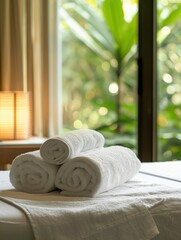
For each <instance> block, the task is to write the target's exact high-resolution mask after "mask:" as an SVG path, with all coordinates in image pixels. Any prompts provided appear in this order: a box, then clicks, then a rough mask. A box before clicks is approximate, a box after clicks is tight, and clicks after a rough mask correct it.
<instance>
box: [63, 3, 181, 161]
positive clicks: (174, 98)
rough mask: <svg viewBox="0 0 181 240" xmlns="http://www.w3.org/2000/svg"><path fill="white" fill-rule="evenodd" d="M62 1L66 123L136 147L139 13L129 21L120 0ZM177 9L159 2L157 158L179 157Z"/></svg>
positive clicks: (180, 37)
mask: <svg viewBox="0 0 181 240" xmlns="http://www.w3.org/2000/svg"><path fill="white" fill-rule="evenodd" d="M64 2H65V3H64ZM64 2H63V5H62V8H61V16H62V25H63V27H62V30H63V31H64V32H63V46H64V47H63V56H64V57H63V83H64V85H63V89H64V106H63V107H64V126H65V127H67V128H68V129H74V128H84V127H89V128H94V129H97V130H99V131H101V132H102V133H103V134H104V135H105V137H106V144H107V145H113V144H121V145H125V146H128V147H130V148H132V149H134V150H136V128H137V118H136V116H137V104H136V103H137V102H136V80H137V77H136V71H137V66H136V62H135V58H136V54H137V52H136V42H137V12H133V13H132V16H131V17H130V19H129V21H128V20H127V18H126V16H125V11H124V8H123V3H124V1H123V0H121V1H120V0H114V1H113V0H103V1H101V2H102V4H99V5H98V4H96V2H95V1H91V4H89V3H88V2H89V1H83V0H74V1H73V0H72V1H70V0H69V1H64ZM165 2H166V1H165ZM180 14H181V4H180V3H177V4H170V5H163V4H161V3H160V4H159V8H158V50H159V51H158V70H159V75H158V79H159V82H158V87H159V101H158V102H159V107H158V144H159V160H172V159H178V158H181V156H180V142H181V141H180V140H181V135H180V134H179V133H178V129H181V110H180V108H179V106H180V105H181V89H180V74H181V65H179V62H180V60H179V59H180V58H181V50H179V49H181V47H180V48H178V44H180V43H181V22H180ZM72 56H73V57H72ZM65 66H66V67H65ZM116 86H117V87H118V89H117V92H114V91H113V92H111V90H110V87H113V90H115V89H114V88H115V87H116Z"/></svg>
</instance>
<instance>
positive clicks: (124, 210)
mask: <svg viewBox="0 0 181 240" xmlns="http://www.w3.org/2000/svg"><path fill="white" fill-rule="evenodd" d="M34 195H35V194H34ZM0 200H1V201H4V202H6V203H9V204H11V205H12V206H15V207H17V208H19V209H21V210H22V211H23V212H24V213H25V214H26V216H27V217H28V219H29V221H30V223H31V226H32V229H33V233H34V236H35V240H42V239H43V240H50V239H54V240H59V239H61V240H70V239H71V240H95V239H99V240H110V239H111V240H128V239H129V240H148V239H152V238H153V237H154V236H156V235H158V233H159V231H158V229H157V226H156V224H155V222H154V220H153V218H152V216H151V214H150V212H149V210H148V209H147V207H146V206H145V205H144V204H143V203H142V202H141V201H139V200H138V199H135V200H134V199H125V198H124V197H123V198H122V199H120V198H109V197H106V198H101V199H96V198H91V199H90V198H76V197H61V196H59V199H58V197H53V196H46V195H45V196H41V197H40V200H37V199H36V196H35V200H28V199H25V200H22V199H15V198H11V197H3V196H0Z"/></svg>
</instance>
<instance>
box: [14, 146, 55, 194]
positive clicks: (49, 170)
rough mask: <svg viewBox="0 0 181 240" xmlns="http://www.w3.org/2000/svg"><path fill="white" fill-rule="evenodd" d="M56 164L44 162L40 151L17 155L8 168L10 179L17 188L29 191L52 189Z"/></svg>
mask: <svg viewBox="0 0 181 240" xmlns="http://www.w3.org/2000/svg"><path fill="white" fill-rule="evenodd" d="M57 171H58V166H55V165H52V164H49V163H47V162H45V161H44V160H43V159H42V158H41V156H40V151H39V150H38V151H33V152H28V153H24V154H21V155H19V156H17V157H16V158H15V159H14V160H13V163H12V167H11V169H10V181H11V183H12V185H13V186H14V187H15V188H16V189H17V190H18V191H23V192H29V193H46V192H50V191H52V190H54V189H55V188H56V187H55V176H56V173H57Z"/></svg>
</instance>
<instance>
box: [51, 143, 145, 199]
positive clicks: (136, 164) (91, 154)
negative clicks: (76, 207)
mask: <svg viewBox="0 0 181 240" xmlns="http://www.w3.org/2000/svg"><path fill="white" fill-rule="evenodd" d="M140 167H141V162H140V160H139V159H138V158H137V157H136V155H135V153H134V152H133V151H132V150H131V149H129V148H126V147H122V146H112V147H107V148H102V149H95V150H92V151H88V152H86V153H84V154H82V155H80V156H78V157H75V158H72V159H69V160H67V161H66V162H65V163H64V164H63V165H62V166H60V168H59V170H58V172H57V175H56V178H55V185H56V187H57V188H59V189H61V190H62V192H61V194H63V195H75V196H94V195H97V194H99V193H102V192H105V191H108V190H110V189H112V188H115V187H117V186H119V185H121V184H123V183H125V182H126V181H128V180H130V179H131V178H132V177H133V176H135V175H136V174H137V173H138V171H139V169H140Z"/></svg>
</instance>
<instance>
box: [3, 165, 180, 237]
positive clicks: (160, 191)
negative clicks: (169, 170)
mask: <svg viewBox="0 0 181 240" xmlns="http://www.w3.org/2000/svg"><path fill="white" fill-rule="evenodd" d="M163 165H164V164H161V165H160V166H159V169H161V168H163ZM152 167H153V166H152V164H150V163H149V164H143V167H142V168H141V173H139V174H138V175H137V176H136V177H135V178H134V179H133V180H132V181H130V182H128V183H126V184H124V185H123V186H121V187H120V188H116V189H113V190H112V191H109V192H107V193H105V194H103V195H100V196H99V197H98V199H99V198H102V197H104V198H110V199H115V198H120V197H121V199H125V200H126V199H129V200H130V199H133V198H134V199H135V198H137V199H141V201H143V202H144V204H145V206H146V205H147V208H148V209H149V211H150V214H151V215H152V217H153V219H154V221H155V224H156V226H157V227H158V230H159V232H160V233H159V234H158V235H157V236H155V237H154V238H148V239H154V240H180V239H181V229H180V223H181V183H179V182H177V181H172V180H170V179H168V178H159V177H157V176H152V175H151V173H153V171H154V169H152ZM177 167H178V166H177ZM149 168H150V169H151V170H150V172H149V174H147V173H146V171H148V169H149ZM160 171H161V170H160ZM8 174H9V172H8V171H1V172H0V196H3V197H10V198H11V197H13V198H15V199H16V198H17V199H21V198H22V199H31V198H32V194H26V193H20V192H16V191H15V190H14V188H13V187H12V185H11V184H10V182H9V176H8ZM47 195H48V197H50V198H51V196H50V195H52V197H53V198H57V196H58V192H56V193H51V194H47ZM58 197H59V196H58ZM34 198H37V200H38V201H41V199H43V198H44V195H43V196H41V195H38V194H37V195H36V197H35V195H33V199H34ZM10 229H11V230H10ZM104 233H105V234H108V231H107V232H106V231H104ZM0 236H1V238H0V239H2V240H6V239H8V240H11V239H13V240H16V239H18V240H21V239H23V240H26V239H27V240H34V239H35V238H34V234H33V230H32V226H31V224H30V222H29V219H28V218H27V215H26V214H25V213H24V212H23V211H22V209H20V208H17V207H15V206H12V205H11V204H8V203H7V202H5V201H0ZM150 236H151V235H150ZM60 239H61V238H60ZM89 239H90V240H95V239H96V235H92V237H90V238H89ZM117 239H121V238H119V237H118V238H117ZM70 240H73V239H70ZM128 240H129V238H128ZM145 240H147V238H145Z"/></svg>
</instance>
